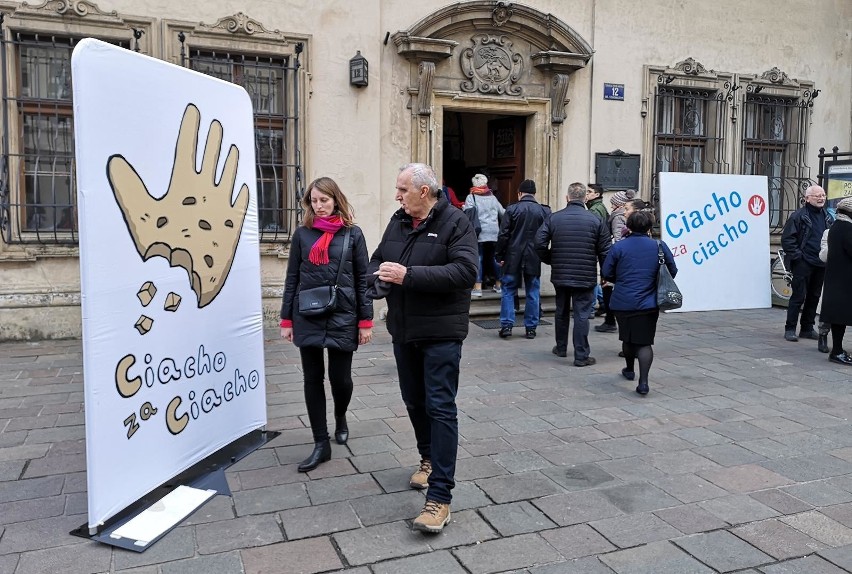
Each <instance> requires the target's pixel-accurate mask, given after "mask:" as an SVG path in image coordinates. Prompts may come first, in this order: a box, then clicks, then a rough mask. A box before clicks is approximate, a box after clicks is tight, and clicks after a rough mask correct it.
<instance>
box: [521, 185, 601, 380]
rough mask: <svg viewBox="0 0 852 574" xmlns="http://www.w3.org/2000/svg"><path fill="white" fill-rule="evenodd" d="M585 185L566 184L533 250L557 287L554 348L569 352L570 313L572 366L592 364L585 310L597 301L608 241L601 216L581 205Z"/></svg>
mask: <svg viewBox="0 0 852 574" xmlns="http://www.w3.org/2000/svg"><path fill="white" fill-rule="evenodd" d="M585 198H586V186H585V185H583V184H582V183H572V184H571V185H569V186H568V196H567V199H568V205H567V206H566V207H565V209H561V210H559V211H557V212H555V213H553V214H552V215H551V216H550V217H549V218H548V219H546V220H545V222H544V223H543V224H542V226H541V227H540V228H539V229H538V231H537V232H536V235H535V250H536V252H538V255H539V257H541V260H542V261H543V262H545V263H548V264H550V266H551V272H550V281H551V282H552V283H553V286H554V287H555V288H556V317H555V319H556V321H555V323H556V325H555V327H556V346H555V347H553V354H554V355H556V356H557V357H565V356H566V355H567V353H568V351H567V349H568V325H569V322H570V318H569V315H568V313H569V309H572V308H573V314H574V333H573V343H574V366H576V367H586V366H588V365H594V364H595V362H596V361H595V359H594V357H591V356H589V353H590V352H591V349H590V348H589V315H591V313H592V309H593V307H594V304H595V285H597V283H598V264H601V265H603V262H604V260H605V259H606V255H607V253H609V249H610V247H611V246H612V235H611V233H610V231H609V229H608V228H607V225H606V223H605V222H604V221H601V219H600V218H599V217H598V216H597V215H595V214H594V213H592V212H590V211H588V210H587V209H586V206H585V204H584V203H585Z"/></svg>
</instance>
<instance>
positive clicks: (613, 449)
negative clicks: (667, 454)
mask: <svg viewBox="0 0 852 574" xmlns="http://www.w3.org/2000/svg"><path fill="white" fill-rule="evenodd" d="M590 445H591V446H593V447H595V448H596V449H597V450H599V451H601V452H602V453H604V454H606V455H607V456H608V457H610V458H626V457H630V456H642V455H646V454H650V453H653V452H656V451H655V450H654V449H653V448H651V447H650V446H648V445H646V444H644V443H642V442H639V441H638V440H636V439H635V438H632V437H622V438H611V439H607V440H598V441H595V442H592V443H590Z"/></svg>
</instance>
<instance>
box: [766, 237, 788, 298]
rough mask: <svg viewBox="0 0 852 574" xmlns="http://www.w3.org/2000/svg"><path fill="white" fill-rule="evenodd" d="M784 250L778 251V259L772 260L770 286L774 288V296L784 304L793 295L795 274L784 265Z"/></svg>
mask: <svg viewBox="0 0 852 574" xmlns="http://www.w3.org/2000/svg"><path fill="white" fill-rule="evenodd" d="M784 255H785V254H784V250H783V249H779V250H778V257H775V258H774V259H773V260H772V266H771V267H770V285H771V286H772V295H773V296H774V297H777V298H778V299H781V300H782V301H783V302H785V303H786V302H787V301H789V300H790V295H792V294H793V272H792V271H789V270H788V269H787V266H786V265H784Z"/></svg>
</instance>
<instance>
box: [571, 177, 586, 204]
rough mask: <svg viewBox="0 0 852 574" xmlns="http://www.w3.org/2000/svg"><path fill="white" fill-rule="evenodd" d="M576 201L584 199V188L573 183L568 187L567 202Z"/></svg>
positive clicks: (579, 184)
mask: <svg viewBox="0 0 852 574" xmlns="http://www.w3.org/2000/svg"><path fill="white" fill-rule="evenodd" d="M578 199H586V186H585V185H583V184H582V183H580V182H579V181H575V182H574V183H572V184H571V185H569V186H568V201H577V200H578Z"/></svg>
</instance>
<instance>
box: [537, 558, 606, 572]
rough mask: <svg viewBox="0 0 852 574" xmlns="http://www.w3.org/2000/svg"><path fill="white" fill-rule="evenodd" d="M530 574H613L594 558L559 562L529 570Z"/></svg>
mask: <svg viewBox="0 0 852 574" xmlns="http://www.w3.org/2000/svg"><path fill="white" fill-rule="evenodd" d="M528 572H529V574H612V569H611V568H609V567H608V566H606V565H604V564H603V563H601V561H600V560H598V559H597V558H596V557H594V556H589V557H588V558H576V559H574V560H568V561H566V562H557V563H556V564H548V565H547V566H536V567H534V568H530V569H529V571H528Z"/></svg>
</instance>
